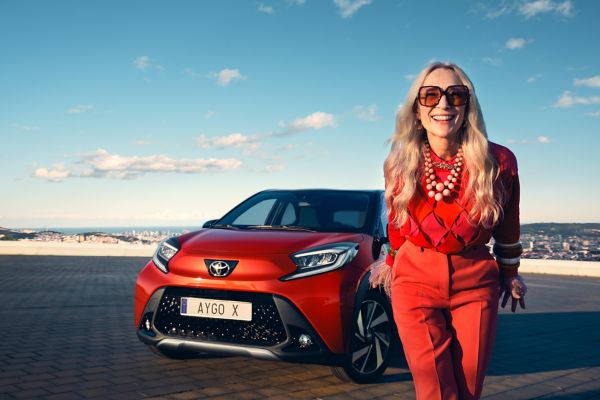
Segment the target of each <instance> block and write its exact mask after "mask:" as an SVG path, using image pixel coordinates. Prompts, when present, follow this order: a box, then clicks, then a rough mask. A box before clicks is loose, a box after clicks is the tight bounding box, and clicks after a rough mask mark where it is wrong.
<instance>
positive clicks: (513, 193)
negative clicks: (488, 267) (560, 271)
mask: <svg viewBox="0 0 600 400" xmlns="http://www.w3.org/2000/svg"><path fill="white" fill-rule="evenodd" d="M509 154H510V156H509V160H508V164H509V165H508V168H506V170H505V171H503V173H501V179H502V178H504V179H503V183H504V187H505V190H506V199H505V202H504V205H503V217H502V219H501V221H500V223H499V224H498V225H496V227H495V228H494V230H493V232H492V235H493V237H494V249H493V251H494V254H495V255H496V261H497V262H498V265H499V266H500V271H501V274H502V275H503V276H505V277H509V276H516V275H517V274H518V268H519V264H520V260H521V258H520V257H521V254H522V253H523V247H522V245H521V241H520V236H521V227H520V220H519V201H520V185H519V174H518V171H517V160H516V158H515V157H514V155H513V154H512V153H509Z"/></svg>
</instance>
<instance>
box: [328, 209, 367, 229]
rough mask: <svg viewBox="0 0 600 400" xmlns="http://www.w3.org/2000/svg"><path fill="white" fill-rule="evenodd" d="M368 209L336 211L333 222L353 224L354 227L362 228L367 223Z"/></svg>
mask: <svg viewBox="0 0 600 400" xmlns="http://www.w3.org/2000/svg"><path fill="white" fill-rule="evenodd" d="M366 215H367V212H366V211H356V210H347V211H335V212H334V213H333V222H334V223H336V224H343V225H347V226H352V227H354V228H360V227H361V226H363V225H364V223H365V217H366Z"/></svg>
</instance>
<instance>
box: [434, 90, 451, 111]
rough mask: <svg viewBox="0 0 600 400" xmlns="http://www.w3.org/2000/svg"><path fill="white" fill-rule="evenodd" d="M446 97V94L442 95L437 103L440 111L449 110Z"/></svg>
mask: <svg viewBox="0 0 600 400" xmlns="http://www.w3.org/2000/svg"><path fill="white" fill-rule="evenodd" d="M447 96H448V95H447V94H445V93H444V94H442V98H441V99H440V101H439V102H438V104H437V106H436V107H438V108H442V109H447V108H450V103H448V97H447Z"/></svg>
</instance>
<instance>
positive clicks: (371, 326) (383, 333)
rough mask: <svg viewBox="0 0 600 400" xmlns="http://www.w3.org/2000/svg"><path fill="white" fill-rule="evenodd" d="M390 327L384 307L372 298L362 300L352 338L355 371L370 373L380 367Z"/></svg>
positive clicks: (384, 357)
mask: <svg viewBox="0 0 600 400" xmlns="http://www.w3.org/2000/svg"><path fill="white" fill-rule="evenodd" d="M390 329H391V328H390V320H389V317H388V315H387V312H386V311H385V308H384V307H383V306H382V305H381V304H379V303H378V302H377V301H374V300H366V301H363V303H362V304H361V306H360V310H359V312H358V316H357V317H356V331H355V332H354V337H353V338H352V344H353V345H352V366H353V368H354V369H355V370H356V371H358V372H359V373H361V374H370V373H372V372H374V371H376V370H377V369H378V368H379V367H381V365H382V364H383V363H384V362H385V360H386V358H387V356H388V352H389V349H390V343H391V334H390V333H391V332H390Z"/></svg>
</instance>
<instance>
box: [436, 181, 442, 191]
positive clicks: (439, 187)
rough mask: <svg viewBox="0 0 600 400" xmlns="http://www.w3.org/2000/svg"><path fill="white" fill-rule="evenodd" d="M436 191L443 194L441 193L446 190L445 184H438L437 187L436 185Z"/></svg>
mask: <svg viewBox="0 0 600 400" xmlns="http://www.w3.org/2000/svg"><path fill="white" fill-rule="evenodd" d="M435 189H436V190H437V191H438V192H441V191H442V190H443V189H444V184H443V183H441V182H440V183H438V184H437V185H435Z"/></svg>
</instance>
